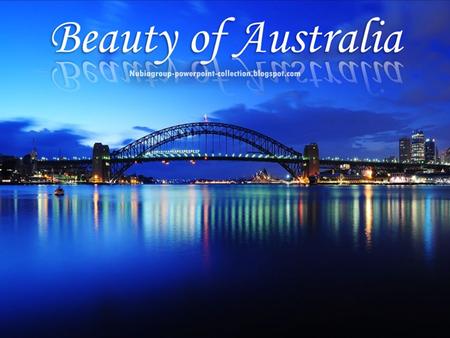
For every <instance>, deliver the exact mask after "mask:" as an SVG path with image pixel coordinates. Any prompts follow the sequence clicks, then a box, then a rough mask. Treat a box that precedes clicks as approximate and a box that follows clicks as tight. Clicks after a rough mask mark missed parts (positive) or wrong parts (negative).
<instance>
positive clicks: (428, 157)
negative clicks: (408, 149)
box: [425, 138, 437, 163]
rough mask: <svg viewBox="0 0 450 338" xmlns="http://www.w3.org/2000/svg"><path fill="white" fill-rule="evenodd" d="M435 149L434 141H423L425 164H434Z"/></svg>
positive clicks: (435, 157) (428, 139)
mask: <svg viewBox="0 0 450 338" xmlns="http://www.w3.org/2000/svg"><path fill="white" fill-rule="evenodd" d="M436 160H437V149H436V141H435V139H430V138H427V139H426V141H425V162H426V163H436V162H437V161H436Z"/></svg>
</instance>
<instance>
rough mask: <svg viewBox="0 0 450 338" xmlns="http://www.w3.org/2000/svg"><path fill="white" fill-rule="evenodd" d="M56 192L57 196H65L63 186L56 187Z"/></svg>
mask: <svg viewBox="0 0 450 338" xmlns="http://www.w3.org/2000/svg"><path fill="white" fill-rule="evenodd" d="M54 194H55V196H64V189H63V188H61V187H58V188H56V189H55V192H54Z"/></svg>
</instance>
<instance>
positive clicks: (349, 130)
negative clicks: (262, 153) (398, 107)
mask: <svg viewBox="0 0 450 338" xmlns="http://www.w3.org/2000/svg"><path fill="white" fill-rule="evenodd" d="M305 97H306V93H304V92H301V91H290V92H286V93H283V94H280V95H278V96H276V97H274V98H273V99H271V100H268V101H266V102H264V103H262V104H260V105H258V106H255V107H247V106H246V105H243V104H242V105H236V106H233V107H230V108H228V109H223V110H218V111H216V112H214V113H212V114H211V116H212V117H214V118H215V119H217V120H220V121H223V122H228V123H231V124H236V125H242V126H245V127H248V128H250V129H254V130H257V131H260V132H262V133H264V134H267V135H269V136H272V137H273V138H275V139H277V140H279V141H281V142H283V143H285V144H287V145H290V146H293V147H294V148H296V149H298V150H299V151H303V146H304V145H305V144H307V143H310V142H317V143H318V144H319V147H320V149H321V152H322V155H324V156H331V155H339V156H349V155H354V156H361V155H370V156H388V155H394V154H395V153H396V151H397V150H396V147H397V146H396V144H397V143H396V142H397V140H398V138H399V137H400V136H401V135H403V134H405V133H406V134H409V132H410V128H409V125H410V124H411V123H412V121H411V120H410V119H407V118H401V117H399V116H397V115H398V114H393V113H391V114H381V113H377V112H374V111H370V110H352V109H348V108H337V107H330V106H312V105H308V104H306V103H305V100H304V99H305Z"/></svg>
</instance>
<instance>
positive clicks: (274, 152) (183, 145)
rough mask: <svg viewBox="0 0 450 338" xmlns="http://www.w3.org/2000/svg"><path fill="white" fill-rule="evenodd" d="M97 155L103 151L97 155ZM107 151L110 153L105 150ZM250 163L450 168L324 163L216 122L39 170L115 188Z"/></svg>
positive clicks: (291, 168) (307, 168) (311, 150)
mask: <svg viewBox="0 0 450 338" xmlns="http://www.w3.org/2000/svg"><path fill="white" fill-rule="evenodd" d="M95 149H103V150H102V151H103V152H102V151H101V152H100V153H96V150H95ZM105 149H106V150H105ZM201 160H219V161H252V162H272V163H278V164H279V165H281V166H282V167H283V168H284V169H285V170H286V171H287V172H288V173H289V174H290V175H291V176H292V177H294V178H297V177H299V176H300V175H304V176H314V175H317V174H318V173H319V168H320V167H322V168H324V167H328V168H336V167H339V166H341V165H350V166H360V167H362V166H368V167H372V168H386V169H387V170H390V171H403V170H405V169H413V170H421V169H424V168H430V169H437V170H441V169H444V170H445V171H447V172H449V171H450V165H448V164H447V165H443V164H442V165H441V164H426V165H423V164H400V163H398V162H387V161H371V160H358V159H353V160H346V159H321V160H320V161H319V154H318V149H317V145H314V144H313V145H309V146H306V147H305V154H303V155H302V154H301V153H300V152H298V151H296V150H294V149H293V148H291V147H288V146H286V145H284V144H282V143H281V142H279V141H277V140H275V139H273V138H271V137H269V136H267V135H264V134H261V133H259V132H256V131H254V130H251V129H248V128H243V127H239V126H235V125H230V124H225V123H218V122H197V123H187V124H181V125H177V126H173V127H169V128H165V129H162V130H159V131H155V132H152V133H150V134H148V135H146V136H144V137H142V138H140V139H138V140H136V141H134V142H132V143H130V144H128V145H126V146H124V147H122V148H120V149H117V150H115V151H113V152H112V153H109V149H108V148H107V147H102V146H101V144H100V147H94V154H93V159H92V160H57V161H41V163H40V164H41V166H48V167H50V166H58V165H60V166H68V167H74V166H77V165H80V166H83V165H84V166H87V165H91V164H92V168H93V177H98V178H99V180H100V181H109V182H112V183H114V182H116V181H117V180H118V179H119V178H120V177H122V176H123V175H124V173H125V172H126V170H127V169H129V168H130V167H131V166H132V165H133V164H135V163H142V162H154V161H164V162H166V161H201Z"/></svg>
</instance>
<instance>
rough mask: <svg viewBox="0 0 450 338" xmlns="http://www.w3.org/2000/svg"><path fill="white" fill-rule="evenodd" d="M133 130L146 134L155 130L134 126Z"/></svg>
mask: <svg viewBox="0 0 450 338" xmlns="http://www.w3.org/2000/svg"><path fill="white" fill-rule="evenodd" d="M133 129H134V130H138V131H145V132H146V133H149V134H150V133H153V132H154V131H155V130H154V129H151V128H148V127H143V126H134V127H133Z"/></svg>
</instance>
